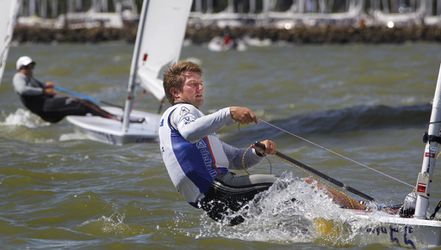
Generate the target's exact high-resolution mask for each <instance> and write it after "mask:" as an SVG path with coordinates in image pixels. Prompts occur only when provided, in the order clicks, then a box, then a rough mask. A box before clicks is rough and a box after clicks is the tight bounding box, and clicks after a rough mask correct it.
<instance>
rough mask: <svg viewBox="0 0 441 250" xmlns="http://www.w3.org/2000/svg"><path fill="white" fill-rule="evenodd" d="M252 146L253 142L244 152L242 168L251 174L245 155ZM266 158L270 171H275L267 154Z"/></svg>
mask: <svg viewBox="0 0 441 250" xmlns="http://www.w3.org/2000/svg"><path fill="white" fill-rule="evenodd" d="M252 147H253V144H251V145H250V146H248V147H247V148H246V149H245V151H244V152H243V154H242V168H243V170H244V171H245V172H246V173H247V175H250V172H248V170H247V166H246V164H245V155H246V154H247V153H248V150H250V149H251V148H252ZM265 159H266V160H267V161H268V165H269V171H270V172H269V173H270V174H272V173H273V165H272V163H271V161H270V160H269V159H268V157H267V156H266V155H265Z"/></svg>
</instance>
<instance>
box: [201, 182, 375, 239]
mask: <svg viewBox="0 0 441 250" xmlns="http://www.w3.org/2000/svg"><path fill="white" fill-rule="evenodd" d="M292 198H295V199H296V201H294V202H293V201H292ZM349 211H350V210H345V209H342V208H340V207H339V206H338V205H337V204H335V203H334V202H333V201H332V200H331V199H330V198H329V196H328V195H326V194H325V193H324V192H323V191H321V190H319V189H317V188H316V187H314V186H311V185H309V184H307V183H305V182H304V181H303V180H301V179H299V178H296V177H293V176H292V175H291V174H284V175H283V176H282V177H280V178H279V180H278V181H277V182H276V183H275V184H274V185H273V186H272V187H271V188H270V189H269V190H268V191H266V192H263V193H261V194H259V195H258V196H256V198H255V199H254V200H253V201H251V202H250V203H249V204H248V205H247V206H246V208H245V209H243V210H241V211H239V212H237V213H234V212H232V213H231V214H230V215H229V216H228V218H226V219H225V220H224V221H222V222H214V221H212V220H211V219H210V218H208V216H206V215H202V219H201V221H202V225H201V230H200V232H199V234H198V235H197V236H196V238H205V237H224V238H230V239H241V240H247V241H263V242H272V243H280V244H292V243H312V242H315V243H319V244H320V243H322V244H326V245H330V244H331V245H334V246H341V245H347V244H354V243H355V242H354V239H356V238H357V237H356V236H359V235H358V234H359V233H360V232H362V230H361V229H362V228H363V227H364V226H366V225H368V224H369V223H370V224H372V221H367V220H366V221H363V220H360V219H359V218H357V219H355V218H354V216H353V215H352V214H351V213H350V212H349ZM237 215H241V216H243V217H244V218H245V222H244V223H242V224H240V225H238V226H234V227H232V226H229V225H228V221H229V219H231V218H233V217H235V216H237ZM319 218H320V219H324V220H326V221H332V231H334V232H331V233H330V234H329V235H322V234H321V233H320V232H318V231H317V226H316V224H315V221H316V220H317V219H319ZM355 244H356V243H355Z"/></svg>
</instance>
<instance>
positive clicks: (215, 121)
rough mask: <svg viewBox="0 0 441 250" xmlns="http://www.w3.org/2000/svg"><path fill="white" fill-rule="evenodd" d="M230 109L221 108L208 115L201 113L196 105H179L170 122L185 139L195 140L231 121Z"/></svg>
mask: <svg viewBox="0 0 441 250" xmlns="http://www.w3.org/2000/svg"><path fill="white" fill-rule="evenodd" d="M232 121H233V120H232V119H231V115H230V109H229V108H223V109H221V110H218V111H217V112H214V113H212V114H210V115H205V116H204V115H203V114H202V113H201V112H200V111H199V110H198V109H197V108H196V107H194V106H193V105H189V104H183V105H180V107H178V108H177V109H176V110H175V111H174V112H173V114H172V123H173V125H174V126H175V128H176V129H177V130H178V131H179V133H180V134H181V135H182V137H184V138H185V139H186V140H188V141H190V142H196V141H198V140H200V139H201V138H203V137H205V136H207V135H210V134H213V133H215V132H216V131H217V130H219V129H220V128H222V127H223V126H225V125H228V124H230V123H232Z"/></svg>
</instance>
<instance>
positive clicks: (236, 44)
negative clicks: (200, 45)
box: [208, 36, 247, 52]
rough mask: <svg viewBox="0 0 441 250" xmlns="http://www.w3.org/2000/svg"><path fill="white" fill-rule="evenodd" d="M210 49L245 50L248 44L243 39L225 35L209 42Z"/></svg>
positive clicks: (219, 50)
mask: <svg viewBox="0 0 441 250" xmlns="http://www.w3.org/2000/svg"><path fill="white" fill-rule="evenodd" d="M208 49H209V50H211V51H215V52H221V51H227V50H237V51H245V50H246V49H247V46H246V45H245V42H244V41H243V40H242V39H233V38H231V39H225V37H220V36H216V37H213V39H211V41H210V42H209V43H208Z"/></svg>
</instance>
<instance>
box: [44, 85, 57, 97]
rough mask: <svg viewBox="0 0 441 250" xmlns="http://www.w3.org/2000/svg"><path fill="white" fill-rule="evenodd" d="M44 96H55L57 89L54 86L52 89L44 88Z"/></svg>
mask: <svg viewBox="0 0 441 250" xmlns="http://www.w3.org/2000/svg"><path fill="white" fill-rule="evenodd" d="M44 94H45V95H49V96H53V95H55V89H54V88H53V86H52V87H49V88H48V87H46V88H44Z"/></svg>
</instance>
